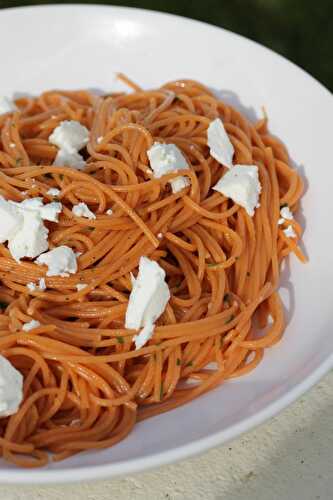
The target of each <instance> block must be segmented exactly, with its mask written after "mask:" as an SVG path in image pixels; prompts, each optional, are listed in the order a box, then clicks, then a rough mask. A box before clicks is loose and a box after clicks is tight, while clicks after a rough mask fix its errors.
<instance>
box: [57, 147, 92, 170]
mask: <svg viewBox="0 0 333 500" xmlns="http://www.w3.org/2000/svg"><path fill="white" fill-rule="evenodd" d="M53 165H55V166H56V167H71V168H75V169H76V170H83V169H84V167H85V166H86V162H85V161H84V158H83V156H81V155H80V153H77V152H76V151H74V152H72V153H70V152H68V151H65V150H64V149H59V151H58V153H57V156H56V157H55V160H54V162H53Z"/></svg>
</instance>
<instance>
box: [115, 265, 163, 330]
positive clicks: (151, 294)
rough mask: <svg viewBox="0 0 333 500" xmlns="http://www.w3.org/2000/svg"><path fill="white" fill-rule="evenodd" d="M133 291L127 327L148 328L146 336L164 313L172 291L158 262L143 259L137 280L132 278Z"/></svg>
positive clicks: (128, 309)
mask: <svg viewBox="0 0 333 500" xmlns="http://www.w3.org/2000/svg"><path fill="white" fill-rule="evenodd" d="M131 281H132V291H131V294H130V297H129V301H128V306H127V311H126V317H125V327H126V328H131V329H132V328H133V329H135V330H138V329H139V328H142V327H147V330H146V331H145V332H144V336H146V335H148V333H149V331H150V327H149V325H154V323H155V321H156V320H157V319H158V318H159V317H160V315H161V314H162V313H163V311H164V309H165V307H166V305H167V303H168V301H169V299H170V291H169V287H168V285H167V284H166V282H165V271H164V269H162V268H161V267H160V266H159V265H158V264H157V262H154V261H152V260H150V259H148V258H147V257H141V259H140V262H139V273H138V276H137V278H136V279H135V278H134V276H131Z"/></svg>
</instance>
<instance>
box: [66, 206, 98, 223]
mask: <svg viewBox="0 0 333 500" xmlns="http://www.w3.org/2000/svg"><path fill="white" fill-rule="evenodd" d="M72 212H73V214H74V215H76V217H86V218H87V219H90V220H92V219H96V215H95V214H94V213H93V212H92V211H91V210H90V209H89V207H88V206H87V204H86V203H78V204H77V205H74V206H73V208H72Z"/></svg>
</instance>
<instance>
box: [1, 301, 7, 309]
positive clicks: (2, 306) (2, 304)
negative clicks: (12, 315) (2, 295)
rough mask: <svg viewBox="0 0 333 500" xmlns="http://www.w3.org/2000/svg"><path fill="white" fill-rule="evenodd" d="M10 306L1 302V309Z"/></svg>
mask: <svg viewBox="0 0 333 500" xmlns="http://www.w3.org/2000/svg"><path fill="white" fill-rule="evenodd" d="M7 306H8V304H7V303H6V302H0V309H6V307H7Z"/></svg>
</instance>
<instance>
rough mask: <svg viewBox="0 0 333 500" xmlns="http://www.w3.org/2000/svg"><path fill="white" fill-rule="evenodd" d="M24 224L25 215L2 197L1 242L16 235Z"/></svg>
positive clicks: (0, 217) (0, 206)
mask: <svg viewBox="0 0 333 500" xmlns="http://www.w3.org/2000/svg"><path fill="white" fill-rule="evenodd" d="M22 225H23V216H22V215H21V214H20V213H19V212H18V210H17V208H16V207H15V206H14V205H12V204H11V203H9V202H8V201H7V200H5V199H4V198H2V197H0V243H4V242H5V241H7V240H10V239H11V238H13V237H14V235H15V234H16V232H17V231H18V230H19V229H20V227H22Z"/></svg>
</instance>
